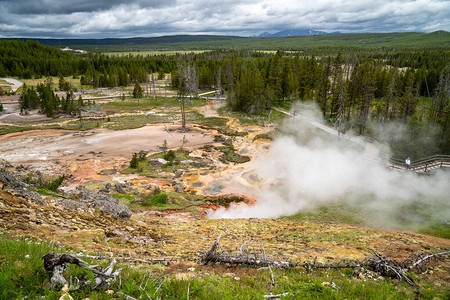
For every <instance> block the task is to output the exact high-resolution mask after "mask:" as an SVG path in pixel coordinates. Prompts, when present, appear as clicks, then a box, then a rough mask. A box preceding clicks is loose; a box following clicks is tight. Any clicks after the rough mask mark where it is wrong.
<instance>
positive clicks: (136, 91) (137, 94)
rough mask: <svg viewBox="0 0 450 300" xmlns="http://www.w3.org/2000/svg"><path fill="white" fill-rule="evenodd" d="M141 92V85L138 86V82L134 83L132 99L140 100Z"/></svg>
mask: <svg viewBox="0 0 450 300" xmlns="http://www.w3.org/2000/svg"><path fill="white" fill-rule="evenodd" d="M142 95H143V90H142V87H141V85H140V84H139V81H136V83H135V84H134V88H133V97H134V98H142Z"/></svg>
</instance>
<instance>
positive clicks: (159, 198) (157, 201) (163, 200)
mask: <svg viewBox="0 0 450 300" xmlns="http://www.w3.org/2000/svg"><path fill="white" fill-rule="evenodd" d="M144 204H146V205H150V206H159V207H161V206H165V205H166V204H167V193H164V192H161V193H159V194H157V195H155V196H153V197H151V198H148V199H146V200H144Z"/></svg>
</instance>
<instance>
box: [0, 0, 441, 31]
mask: <svg viewBox="0 0 450 300" xmlns="http://www.w3.org/2000/svg"><path fill="white" fill-rule="evenodd" d="M294 28H305V29H306V28H309V29H314V30H323V31H328V32H331V31H341V32H400V31H420V32H432V31H436V30H446V31H450V0H417V1H409V0H316V1H314V0H70V1H68V0H0V37H29V38H124V37H137V36H143V37H144V36H162V35H175V34H220V35H240V36H254V35H259V34H260V33H262V32H264V31H269V32H271V33H274V32H277V31H281V30H284V29H294Z"/></svg>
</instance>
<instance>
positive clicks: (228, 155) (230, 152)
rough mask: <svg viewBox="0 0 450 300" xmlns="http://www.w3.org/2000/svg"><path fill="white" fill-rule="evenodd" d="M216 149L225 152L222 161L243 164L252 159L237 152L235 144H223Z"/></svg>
mask: <svg viewBox="0 0 450 300" xmlns="http://www.w3.org/2000/svg"><path fill="white" fill-rule="evenodd" d="M216 149H217V150H219V151H221V152H223V155H222V156H221V157H220V160H221V161H222V162H225V163H226V162H231V163H235V164H241V163H246V162H248V161H250V157H248V156H244V155H239V154H237V153H236V151H235V149H234V147H233V146H221V147H216Z"/></svg>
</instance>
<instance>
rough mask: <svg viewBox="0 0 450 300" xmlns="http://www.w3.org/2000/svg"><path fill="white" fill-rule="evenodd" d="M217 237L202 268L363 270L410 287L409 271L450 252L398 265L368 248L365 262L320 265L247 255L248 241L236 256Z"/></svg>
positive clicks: (263, 254)
mask: <svg viewBox="0 0 450 300" xmlns="http://www.w3.org/2000/svg"><path fill="white" fill-rule="evenodd" d="M220 237H221V235H219V236H218V237H217V239H216V241H215V243H214V244H213V245H212V247H211V249H210V250H209V251H208V252H202V251H200V254H201V257H200V263H202V264H204V265H206V264H209V263H212V264H225V265H246V266H252V267H275V268H292V267H303V268H305V269H307V270H312V269H359V268H366V269H368V270H371V271H373V272H375V273H377V274H379V275H380V276H384V277H388V278H394V279H399V280H400V281H405V282H406V283H408V284H409V285H411V286H416V283H415V282H414V281H413V280H412V279H411V278H410V277H409V276H408V275H407V273H408V272H409V271H411V270H412V269H417V270H418V271H420V272H424V271H426V270H427V269H428V268H429V267H430V266H431V263H432V262H435V263H436V262H437V259H438V257H442V256H446V255H449V254H450V251H445V252H441V253H435V254H427V253H421V254H419V255H414V256H412V257H411V258H409V259H407V260H405V261H403V262H398V261H396V260H393V259H389V258H387V257H384V256H383V255H381V254H380V253H378V252H376V251H375V250H373V249H371V248H367V249H368V250H370V251H371V252H372V255H371V256H370V257H368V258H367V259H366V260H364V261H348V260H342V261H340V262H337V263H333V264H320V263H317V262H316V259H314V261H313V262H303V263H295V262H291V261H273V260H269V259H267V255H266V251H265V250H264V247H263V249H262V251H261V253H259V252H257V251H253V252H250V251H249V250H248V247H247V246H246V247H245V248H246V250H245V251H244V250H243V248H244V247H243V246H244V244H246V243H247V242H244V244H242V245H241V246H240V248H239V249H240V251H239V252H237V253H229V252H227V251H225V250H220V244H219V241H220ZM272 276H273V275H272Z"/></svg>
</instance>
